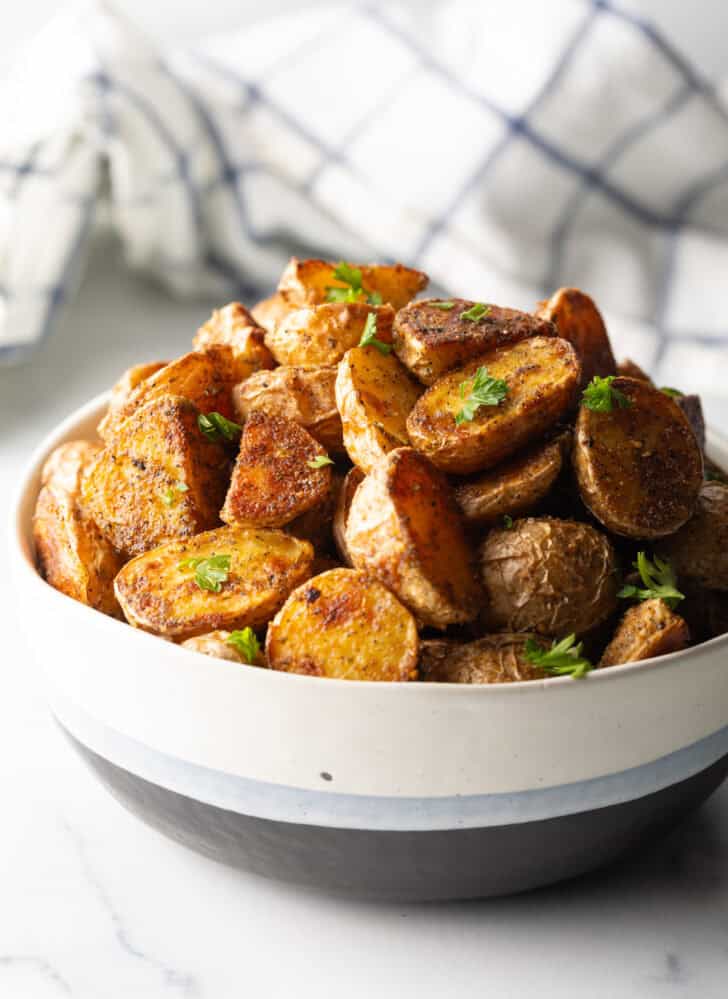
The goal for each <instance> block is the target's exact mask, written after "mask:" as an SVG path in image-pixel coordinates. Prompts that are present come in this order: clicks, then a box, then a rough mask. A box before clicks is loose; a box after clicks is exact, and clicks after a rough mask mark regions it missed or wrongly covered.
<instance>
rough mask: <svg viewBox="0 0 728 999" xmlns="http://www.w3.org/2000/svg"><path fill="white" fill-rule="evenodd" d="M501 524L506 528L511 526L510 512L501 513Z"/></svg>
mask: <svg viewBox="0 0 728 999" xmlns="http://www.w3.org/2000/svg"><path fill="white" fill-rule="evenodd" d="M503 526H504V527H505V528H506V530H508V528H510V527H513V517H511V515H510V513H504V514H503Z"/></svg>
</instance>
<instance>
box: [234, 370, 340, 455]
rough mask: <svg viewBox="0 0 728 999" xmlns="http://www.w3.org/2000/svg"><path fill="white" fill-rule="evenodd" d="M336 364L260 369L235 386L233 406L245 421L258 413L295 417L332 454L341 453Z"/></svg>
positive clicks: (239, 416) (239, 417)
mask: <svg viewBox="0 0 728 999" xmlns="http://www.w3.org/2000/svg"><path fill="white" fill-rule="evenodd" d="M336 370H337V369H336V365H329V366H328V367H321V368H304V367H301V366H300V365H298V366H294V365H281V367H279V368H275V369H274V370H273V371H258V372H257V373H256V374H254V375H251V376H250V377H249V378H247V379H246V380H245V381H244V382H243V383H242V384H241V385H236V386H235V388H234V389H233V405H234V407H235V412H236V414H237V417H238V419H239V420H240V422H241V423H244V422H245V420H247V418H248V416H249V415H250V414H251V413H254V412H258V411H260V412H262V413H273V414H275V415H276V416H285V417H287V418H288V419H289V420H295V422H296V423H299V424H300V425H301V426H302V427H304V428H305V429H306V430H308V432H309V433H310V434H311V436H312V437H313V438H314V439H315V440H317V441H318V442H319V443H320V444H322V445H323V447H324V448H326V450H327V451H330V452H331V453H332V454H341V453H343V451H344V443H343V440H342V437H341V417H340V416H339V411H338V409H337V408H336V395H335V392H334V384H335V382H336Z"/></svg>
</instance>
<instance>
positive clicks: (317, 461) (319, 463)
mask: <svg viewBox="0 0 728 999" xmlns="http://www.w3.org/2000/svg"><path fill="white" fill-rule="evenodd" d="M306 464H307V465H308V467H309V468H323V467H324V465H333V461H332V460H331V458H329V456H328V455H327V454H317V455H316V457H315V458H312V459H311V460H310V461H307V462H306Z"/></svg>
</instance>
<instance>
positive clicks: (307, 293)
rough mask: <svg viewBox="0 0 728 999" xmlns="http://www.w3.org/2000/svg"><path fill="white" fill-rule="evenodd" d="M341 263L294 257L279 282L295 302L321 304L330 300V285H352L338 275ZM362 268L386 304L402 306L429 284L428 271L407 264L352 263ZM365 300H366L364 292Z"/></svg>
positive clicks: (365, 283) (370, 288) (366, 284)
mask: <svg viewBox="0 0 728 999" xmlns="http://www.w3.org/2000/svg"><path fill="white" fill-rule="evenodd" d="M337 266H338V264H335V263H332V262H331V261H328V260H299V259H298V258H297V257H292V258H291V260H290V261H289V263H288V266H287V267H286V269H285V270H284V271H283V275H282V276H281V280H280V282H279V283H278V291H279V293H282V294H283V295H284V296H285V297H286V298H288V299H289V300H290V301H292V302H300V303H301V304H306V305H320V304H321V303H323V302H327V301H328V300H329V299H328V297H327V296H328V294H329V289H330V288H341V289H342V290H347V289H348V288H349V287H350V286H349V285H347V284H345V283H344V282H343V281H339V280H338V279H337V278H336V277H334V271H335V270H336V268H337ZM349 266H351V267H354V268H356V269H358V270H359V271H360V272H361V283H362V288H363V289H364V291H365V292H370V293H371V292H376V293H378V294H379V295H380V296H381V299H382V302H383V303H384V304H385V305H391V306H392V308H394V309H395V310H396V309H401V308H402V306H404V305H406V304H407V302H409V301H410V300H411V299H413V298H414V297H415V295H417V294H418V293H419V292H420V291H422V289H423V288H424V287H425V286H426V285H427V275H426V274H423V273H422V271H416V270H413V269H412V268H411V267H405V266H404V264H392V265H389V264H370V265H366V264H350V265H349ZM362 300H366V299H365V297H364V295H362Z"/></svg>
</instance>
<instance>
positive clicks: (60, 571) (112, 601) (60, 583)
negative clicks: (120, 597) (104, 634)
mask: <svg viewBox="0 0 728 999" xmlns="http://www.w3.org/2000/svg"><path fill="white" fill-rule="evenodd" d="M33 540H34V542H35V550H36V556H37V560H38V567H39V569H40V572H41V575H42V576H43V577H44V578H45V579H46V580H47V582H48V583H50V585H51V586H53V587H55V589H57V590H60V591H61V593H65V594H66V596H68V597H72V598H73V599H74V600H78V601H80V603H82V604H87V605H88V606H89V607H93V608H95V609H96V610H99V611H101V612H102V613H103V614H110V615H111V616H112V617H121V610H120V608H119V605H118V603H117V602H116V597H115V596H114V576H115V575H116V574H117V572H118V571H119V569H120V568H121V565H122V560H121V558H120V557H119V555H117V553H116V552H115V551H114V549H113V548H112V547H111V545H110V544H109V543H108V542H107V541H106V539H105V538H104V537H103V536H102V534H101V532H100V531H99V529H98V528H97V527H96V525H95V524H94V523H93V521H92V520H91V519H90V518H89V517H88V516H87V515H86V514H85V513H84V512H83V511H82V510H81V509H80V508H79V506H78V503H77V502H76V498H75V495H74V494H73V493H71V492H70V491H68V490H66V489H64V488H63V487H62V485H60V484H59V483H57V482H55V481H50V482H49V483H48V485H45V486H43V487H42V489H41V491H40V493H39V495H38V500H37V502H36V507H35V514H34V517H33Z"/></svg>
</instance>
